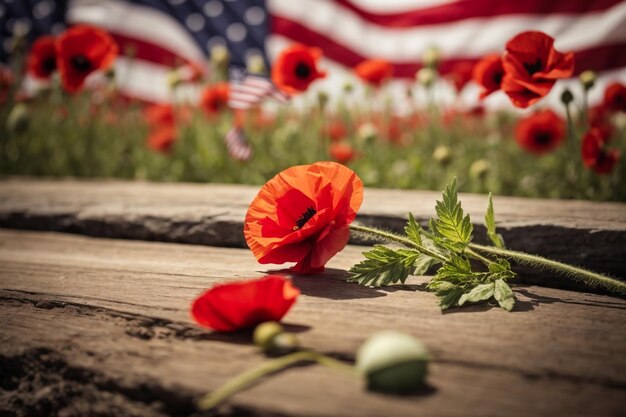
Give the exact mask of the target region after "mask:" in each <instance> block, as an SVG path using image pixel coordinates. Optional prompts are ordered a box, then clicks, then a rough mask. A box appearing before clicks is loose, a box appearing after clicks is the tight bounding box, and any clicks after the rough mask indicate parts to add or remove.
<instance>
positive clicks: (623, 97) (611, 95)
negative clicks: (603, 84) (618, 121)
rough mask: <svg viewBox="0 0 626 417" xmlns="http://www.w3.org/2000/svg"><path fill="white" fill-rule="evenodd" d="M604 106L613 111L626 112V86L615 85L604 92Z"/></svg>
mask: <svg viewBox="0 0 626 417" xmlns="http://www.w3.org/2000/svg"><path fill="white" fill-rule="evenodd" d="M604 105H605V106H606V107H608V108H609V109H611V110H613V111H621V112H626V86H625V85H623V84H620V83H613V84H611V85H609V86H608V87H607V88H606V90H604Z"/></svg>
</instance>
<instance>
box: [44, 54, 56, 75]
mask: <svg viewBox="0 0 626 417" xmlns="http://www.w3.org/2000/svg"><path fill="white" fill-rule="evenodd" d="M41 69H43V71H44V72H45V73H46V74H50V73H52V72H53V71H54V70H55V69H57V61H56V59H54V57H53V56H49V57H48V58H46V59H44V60H43V61H42V62H41Z"/></svg>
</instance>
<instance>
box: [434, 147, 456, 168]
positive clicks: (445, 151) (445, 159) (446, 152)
mask: <svg viewBox="0 0 626 417" xmlns="http://www.w3.org/2000/svg"><path fill="white" fill-rule="evenodd" d="M433 159H434V160H435V161H437V162H439V163H440V164H441V165H443V166H446V165H448V164H449V163H450V161H452V151H451V150H450V148H448V147H447V146H444V145H440V146H437V147H436V148H435V151H434V152H433Z"/></svg>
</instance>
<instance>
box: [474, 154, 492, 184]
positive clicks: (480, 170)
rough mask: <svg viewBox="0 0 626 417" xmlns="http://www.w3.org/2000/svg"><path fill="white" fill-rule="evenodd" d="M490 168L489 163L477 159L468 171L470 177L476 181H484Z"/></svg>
mask: <svg viewBox="0 0 626 417" xmlns="http://www.w3.org/2000/svg"><path fill="white" fill-rule="evenodd" d="M490 168H491V164H490V163H489V161H486V160H484V159H479V160H478V161H475V162H474V163H473V164H472V165H471V166H470V169H469V174H470V177H472V178H474V179H477V180H484V179H485V177H486V176H487V174H488V173H489V169H490Z"/></svg>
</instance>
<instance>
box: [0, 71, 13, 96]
mask: <svg viewBox="0 0 626 417" xmlns="http://www.w3.org/2000/svg"><path fill="white" fill-rule="evenodd" d="M12 84H13V74H12V73H11V70H10V69H8V68H4V67H3V66H0V104H2V103H4V102H5V101H6V100H7V98H8V96H9V91H10V90H11V85H12Z"/></svg>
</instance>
